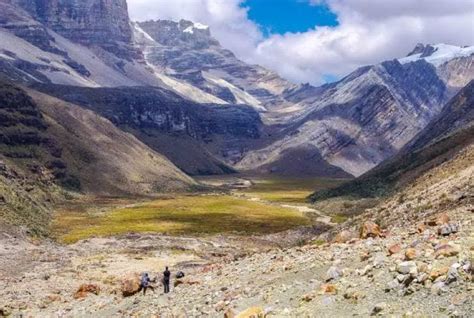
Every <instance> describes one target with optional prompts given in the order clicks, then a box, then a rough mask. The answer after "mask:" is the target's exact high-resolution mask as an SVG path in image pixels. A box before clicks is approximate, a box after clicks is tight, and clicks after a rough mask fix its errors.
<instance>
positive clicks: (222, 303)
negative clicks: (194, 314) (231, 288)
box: [214, 300, 226, 311]
mask: <svg viewBox="0 0 474 318" xmlns="http://www.w3.org/2000/svg"><path fill="white" fill-rule="evenodd" d="M225 307H226V303H225V301H223V300H221V301H219V302H218V303H217V304H215V306H214V309H215V310H216V311H222V310H224V308H225Z"/></svg>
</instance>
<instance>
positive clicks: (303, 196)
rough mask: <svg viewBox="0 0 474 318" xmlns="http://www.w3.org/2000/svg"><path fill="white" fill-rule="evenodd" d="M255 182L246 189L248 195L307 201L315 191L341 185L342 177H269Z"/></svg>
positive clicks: (271, 199) (264, 198) (277, 200)
mask: <svg viewBox="0 0 474 318" xmlns="http://www.w3.org/2000/svg"><path fill="white" fill-rule="evenodd" d="M252 181H253V182H254V183H255V184H254V185H253V186H252V187H251V188H249V189H247V190H245V191H244V192H245V193H246V194H247V195H250V196H255V197H259V198H261V199H263V200H267V201H272V202H283V203H306V201H307V197H308V196H309V195H310V194H311V193H313V192H314V191H318V190H321V189H327V188H332V187H335V186H337V185H340V184H341V183H342V182H343V181H344V180H342V179H323V178H268V179H257V180H252Z"/></svg>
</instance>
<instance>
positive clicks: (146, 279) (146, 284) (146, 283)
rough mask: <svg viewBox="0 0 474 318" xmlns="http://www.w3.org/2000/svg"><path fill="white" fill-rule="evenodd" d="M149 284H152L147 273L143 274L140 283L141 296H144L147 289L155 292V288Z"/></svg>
mask: <svg viewBox="0 0 474 318" xmlns="http://www.w3.org/2000/svg"><path fill="white" fill-rule="evenodd" d="M150 282H152V280H151V279H150V277H149V276H148V273H144V274H143V275H142V279H141V281H140V290H142V289H143V295H146V290H147V289H148V288H150V289H151V291H152V292H155V288H154V287H153V286H152V285H151V284H150ZM140 290H139V291H140Z"/></svg>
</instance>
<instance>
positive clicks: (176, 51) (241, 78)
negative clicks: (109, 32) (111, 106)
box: [135, 20, 294, 110]
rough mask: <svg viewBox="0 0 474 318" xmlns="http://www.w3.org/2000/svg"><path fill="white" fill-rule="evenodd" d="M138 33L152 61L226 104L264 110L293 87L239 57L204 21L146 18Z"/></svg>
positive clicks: (147, 55) (273, 74)
mask: <svg viewBox="0 0 474 318" xmlns="http://www.w3.org/2000/svg"><path fill="white" fill-rule="evenodd" d="M135 33H136V34H137V36H136V38H137V39H141V40H138V42H139V45H140V46H141V47H142V49H143V50H144V52H145V55H146V60H147V62H148V63H150V64H151V65H154V66H155V67H158V68H160V69H162V70H163V71H164V72H165V73H166V74H168V75H170V76H174V77H176V78H179V79H182V80H185V81H186V82H188V83H190V84H192V85H195V86H196V87H199V88H200V89H202V90H204V91H206V92H209V93H211V94H216V95H218V96H220V97H221V98H223V99H224V100H226V101H228V102H231V103H235V102H237V103H242V104H248V105H252V106H254V107H256V108H258V109H260V110H265V108H266V106H269V105H273V106H275V104H278V102H277V101H280V98H279V94H281V93H282V92H283V90H285V89H289V88H291V87H293V86H294V85H293V84H291V83H289V82H288V81H285V80H284V79H282V78H280V77H279V76H277V75H276V74H275V73H273V72H271V71H269V70H266V69H264V68H262V67H259V66H256V65H248V64H246V63H244V62H242V61H240V60H239V59H237V58H236V57H235V55H234V54H233V53H232V52H230V51H229V50H226V49H224V48H223V47H221V46H220V44H219V42H218V41H217V40H215V39H214V38H213V37H212V35H211V32H210V30H209V28H208V27H207V26H204V25H202V24H199V23H192V22H190V21H185V20H181V21H179V22H173V21H167V20H158V21H147V22H140V23H137V24H136V27H135ZM143 34H145V35H146V36H145V37H143Z"/></svg>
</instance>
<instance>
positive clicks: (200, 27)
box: [183, 22, 209, 34]
mask: <svg viewBox="0 0 474 318" xmlns="http://www.w3.org/2000/svg"><path fill="white" fill-rule="evenodd" d="M194 29H198V30H207V29H209V26H207V25H204V24H202V23H198V22H196V23H194V24H193V25H191V26H188V27H187V28H186V29H184V30H183V32H184V33H190V34H193V33H194Z"/></svg>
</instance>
